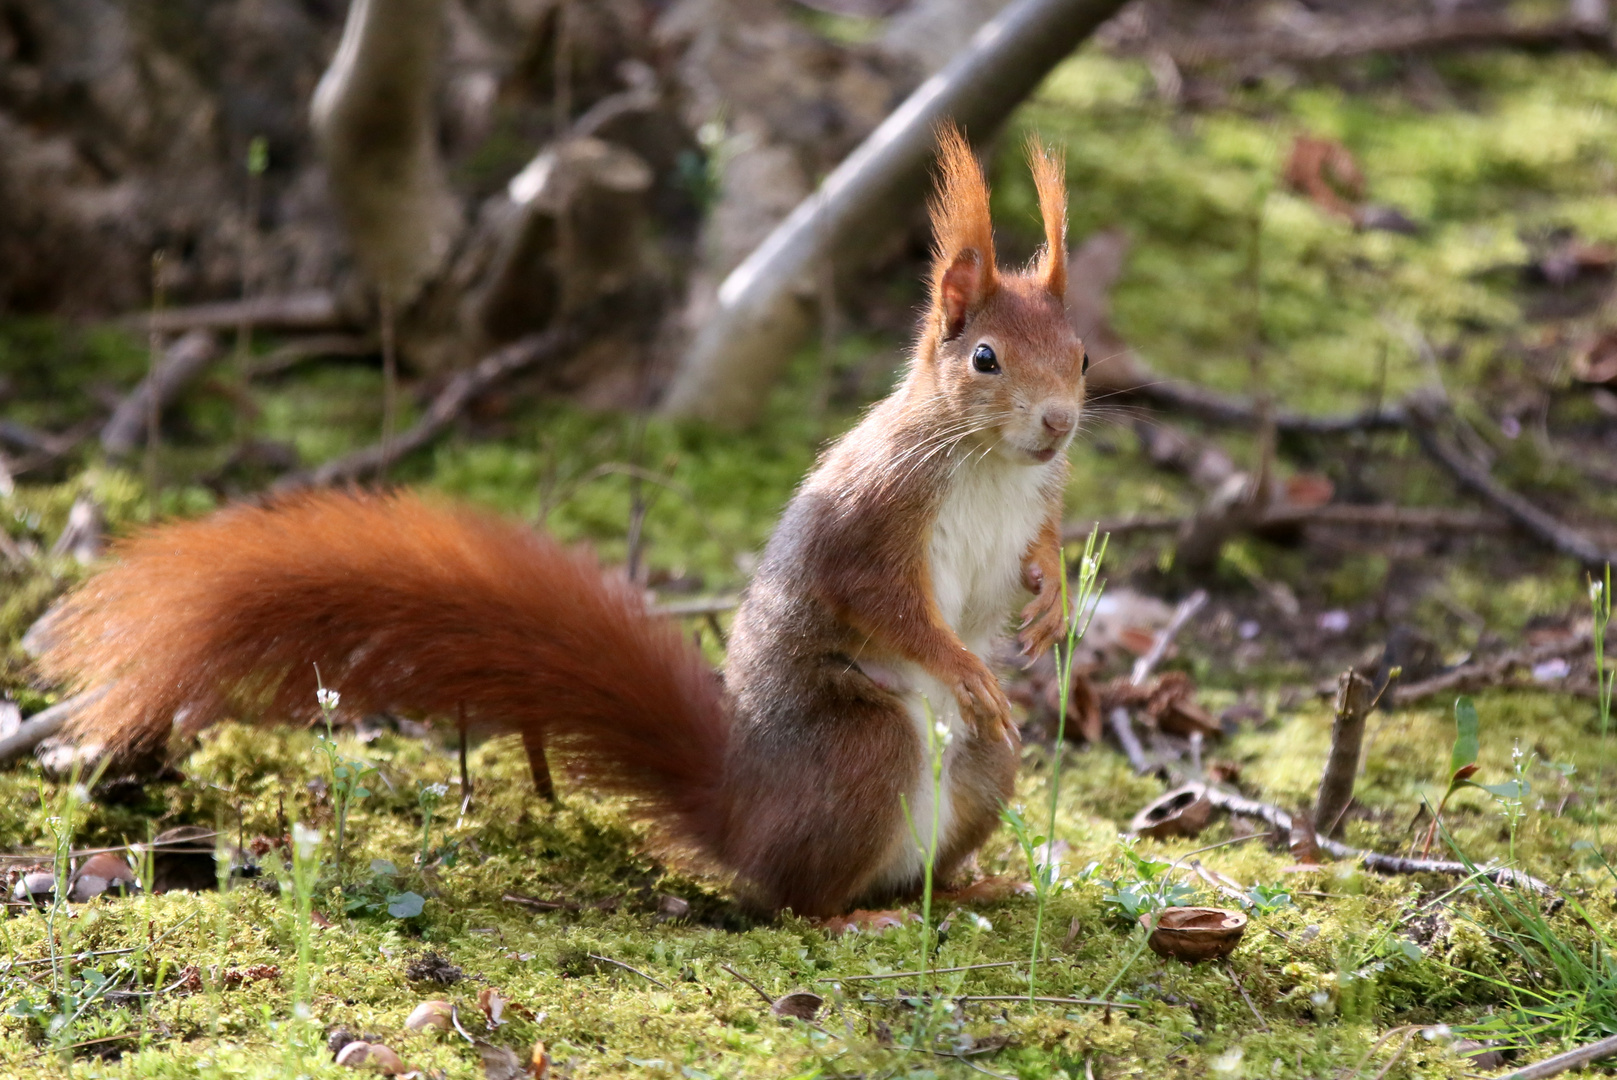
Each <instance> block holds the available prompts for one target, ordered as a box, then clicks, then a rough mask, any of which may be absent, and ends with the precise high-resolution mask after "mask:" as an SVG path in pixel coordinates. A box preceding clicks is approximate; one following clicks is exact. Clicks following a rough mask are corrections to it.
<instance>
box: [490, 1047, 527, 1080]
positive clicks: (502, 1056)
mask: <svg viewBox="0 0 1617 1080" xmlns="http://www.w3.org/2000/svg"><path fill="white" fill-rule="evenodd" d="M477 1056H478V1057H480V1058H482V1059H483V1075H484V1076H485V1077H487V1078H488V1080H521V1078H522V1077H525V1076H529V1075H531V1074H530V1073H529V1071H528V1067H529V1063H528V1062H525V1061H523V1060H522V1056H521V1055H520V1054H518V1053H517V1052H516V1051H515V1050H512V1049H510V1048H509V1047H505V1046H495V1045H493V1044H492V1043H486V1042H479V1043H478V1044H477Z"/></svg>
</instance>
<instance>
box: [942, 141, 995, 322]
mask: <svg viewBox="0 0 1617 1080" xmlns="http://www.w3.org/2000/svg"><path fill="white" fill-rule="evenodd" d="M931 209H932V237H933V251H932V303H933V306H934V308H936V309H937V311H938V313H939V315H940V316H941V318H942V321H943V326H944V329H943V336H944V337H945V338H951V337H953V336H954V335H955V334H958V333H959V332H960V329H961V327H962V326H963V325H964V324H965V321H966V316H967V315H968V314H970V313H971V312H972V311H973V310H975V309H976V308H977V307H978V306H979V305H981V304H982V302H983V301H984V300H986V299H988V297H989V296H990V295H992V294H993V292H994V289H995V288H996V285H997V283H996V281H995V277H994V233H993V228H992V226H991V224H990V222H989V217H988V184H987V182H986V181H984V180H983V172H982V169H981V168H980V167H979V166H978V165H977V158H976V156H975V155H974V154H973V153H972V152H971V146H970V145H969V144H967V142H966V139H965V136H964V135H962V134H961V133H960V129H959V128H958V127H956V126H955V125H954V123H953V122H952V121H951V122H946V123H945V124H944V125H943V126H942V127H940V128H939V129H938V188H937V193H936V194H935V195H933V197H932V203H931Z"/></svg>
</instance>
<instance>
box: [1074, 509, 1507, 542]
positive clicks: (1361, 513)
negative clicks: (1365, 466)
mask: <svg viewBox="0 0 1617 1080" xmlns="http://www.w3.org/2000/svg"><path fill="white" fill-rule="evenodd" d="M1188 520H1189V519H1188V518H1185V517H1176V516H1169V515H1140V516H1136V517H1125V518H1112V519H1110V520H1107V519H1098V520H1096V521H1093V522H1084V523H1076V522H1075V523H1072V524H1069V525H1067V526H1065V527H1064V528H1063V529H1062V538H1063V539H1065V540H1068V541H1071V540H1082V539H1083V538H1084V537H1086V536H1088V535H1089V533H1090V530H1092V529H1099V530H1100V532H1101V533H1103V534H1104V533H1110V534H1112V535H1113V536H1127V535H1130V534H1132V533H1175V532H1178V531H1179V530H1180V529H1183V528H1184V527H1185V523H1186V522H1187V521H1188ZM1503 523H1504V522H1503V520H1502V519H1501V518H1500V517H1499V515H1497V514H1490V513H1485V512H1482V511H1477V510H1451V509H1449V508H1447V507H1441V506H1385V505H1380V506H1355V505H1351V504H1348V503H1327V504H1325V505H1324V506H1276V507H1271V508H1270V509H1268V510H1266V511H1265V512H1264V513H1263V515H1262V516H1261V517H1259V518H1258V519H1257V520H1256V521H1254V522H1253V523H1252V527H1253V528H1254V529H1279V528H1287V527H1296V526H1300V525H1327V526H1336V527H1339V528H1362V529H1386V530H1389V531H1392V532H1457V533H1471V532H1479V531H1483V530H1487V529H1497V528H1498V527H1499V526H1500V525H1502V524H1503Z"/></svg>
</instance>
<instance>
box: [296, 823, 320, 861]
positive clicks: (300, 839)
mask: <svg viewBox="0 0 1617 1080" xmlns="http://www.w3.org/2000/svg"><path fill="white" fill-rule="evenodd" d="M292 843H293V844H295V845H296V846H297V849H298V858H300V859H307V858H310V857H311V856H313V855H314V852H315V849H316V848H318V847H319V846H320V830H319V829H311V828H309V827H308V826H307V825H305V824H303V823H302V822H301V821H300V822H295V823H294V824H293V825H292Z"/></svg>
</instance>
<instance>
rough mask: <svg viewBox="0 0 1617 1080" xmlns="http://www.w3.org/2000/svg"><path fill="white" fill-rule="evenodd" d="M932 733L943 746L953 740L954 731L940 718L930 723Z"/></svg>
mask: <svg viewBox="0 0 1617 1080" xmlns="http://www.w3.org/2000/svg"><path fill="white" fill-rule="evenodd" d="M932 734H934V735H936V736H937V737H938V741H939V742H941V743H942V744H943V745H944V746H948V745H949V744H950V743H952V742H954V731H953V730H952V729H951V728H950V727H949V725H948V724H945V723H944V722H943V721H942V720H939V721H937V722H936V723H934V724H933V725H932Z"/></svg>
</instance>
